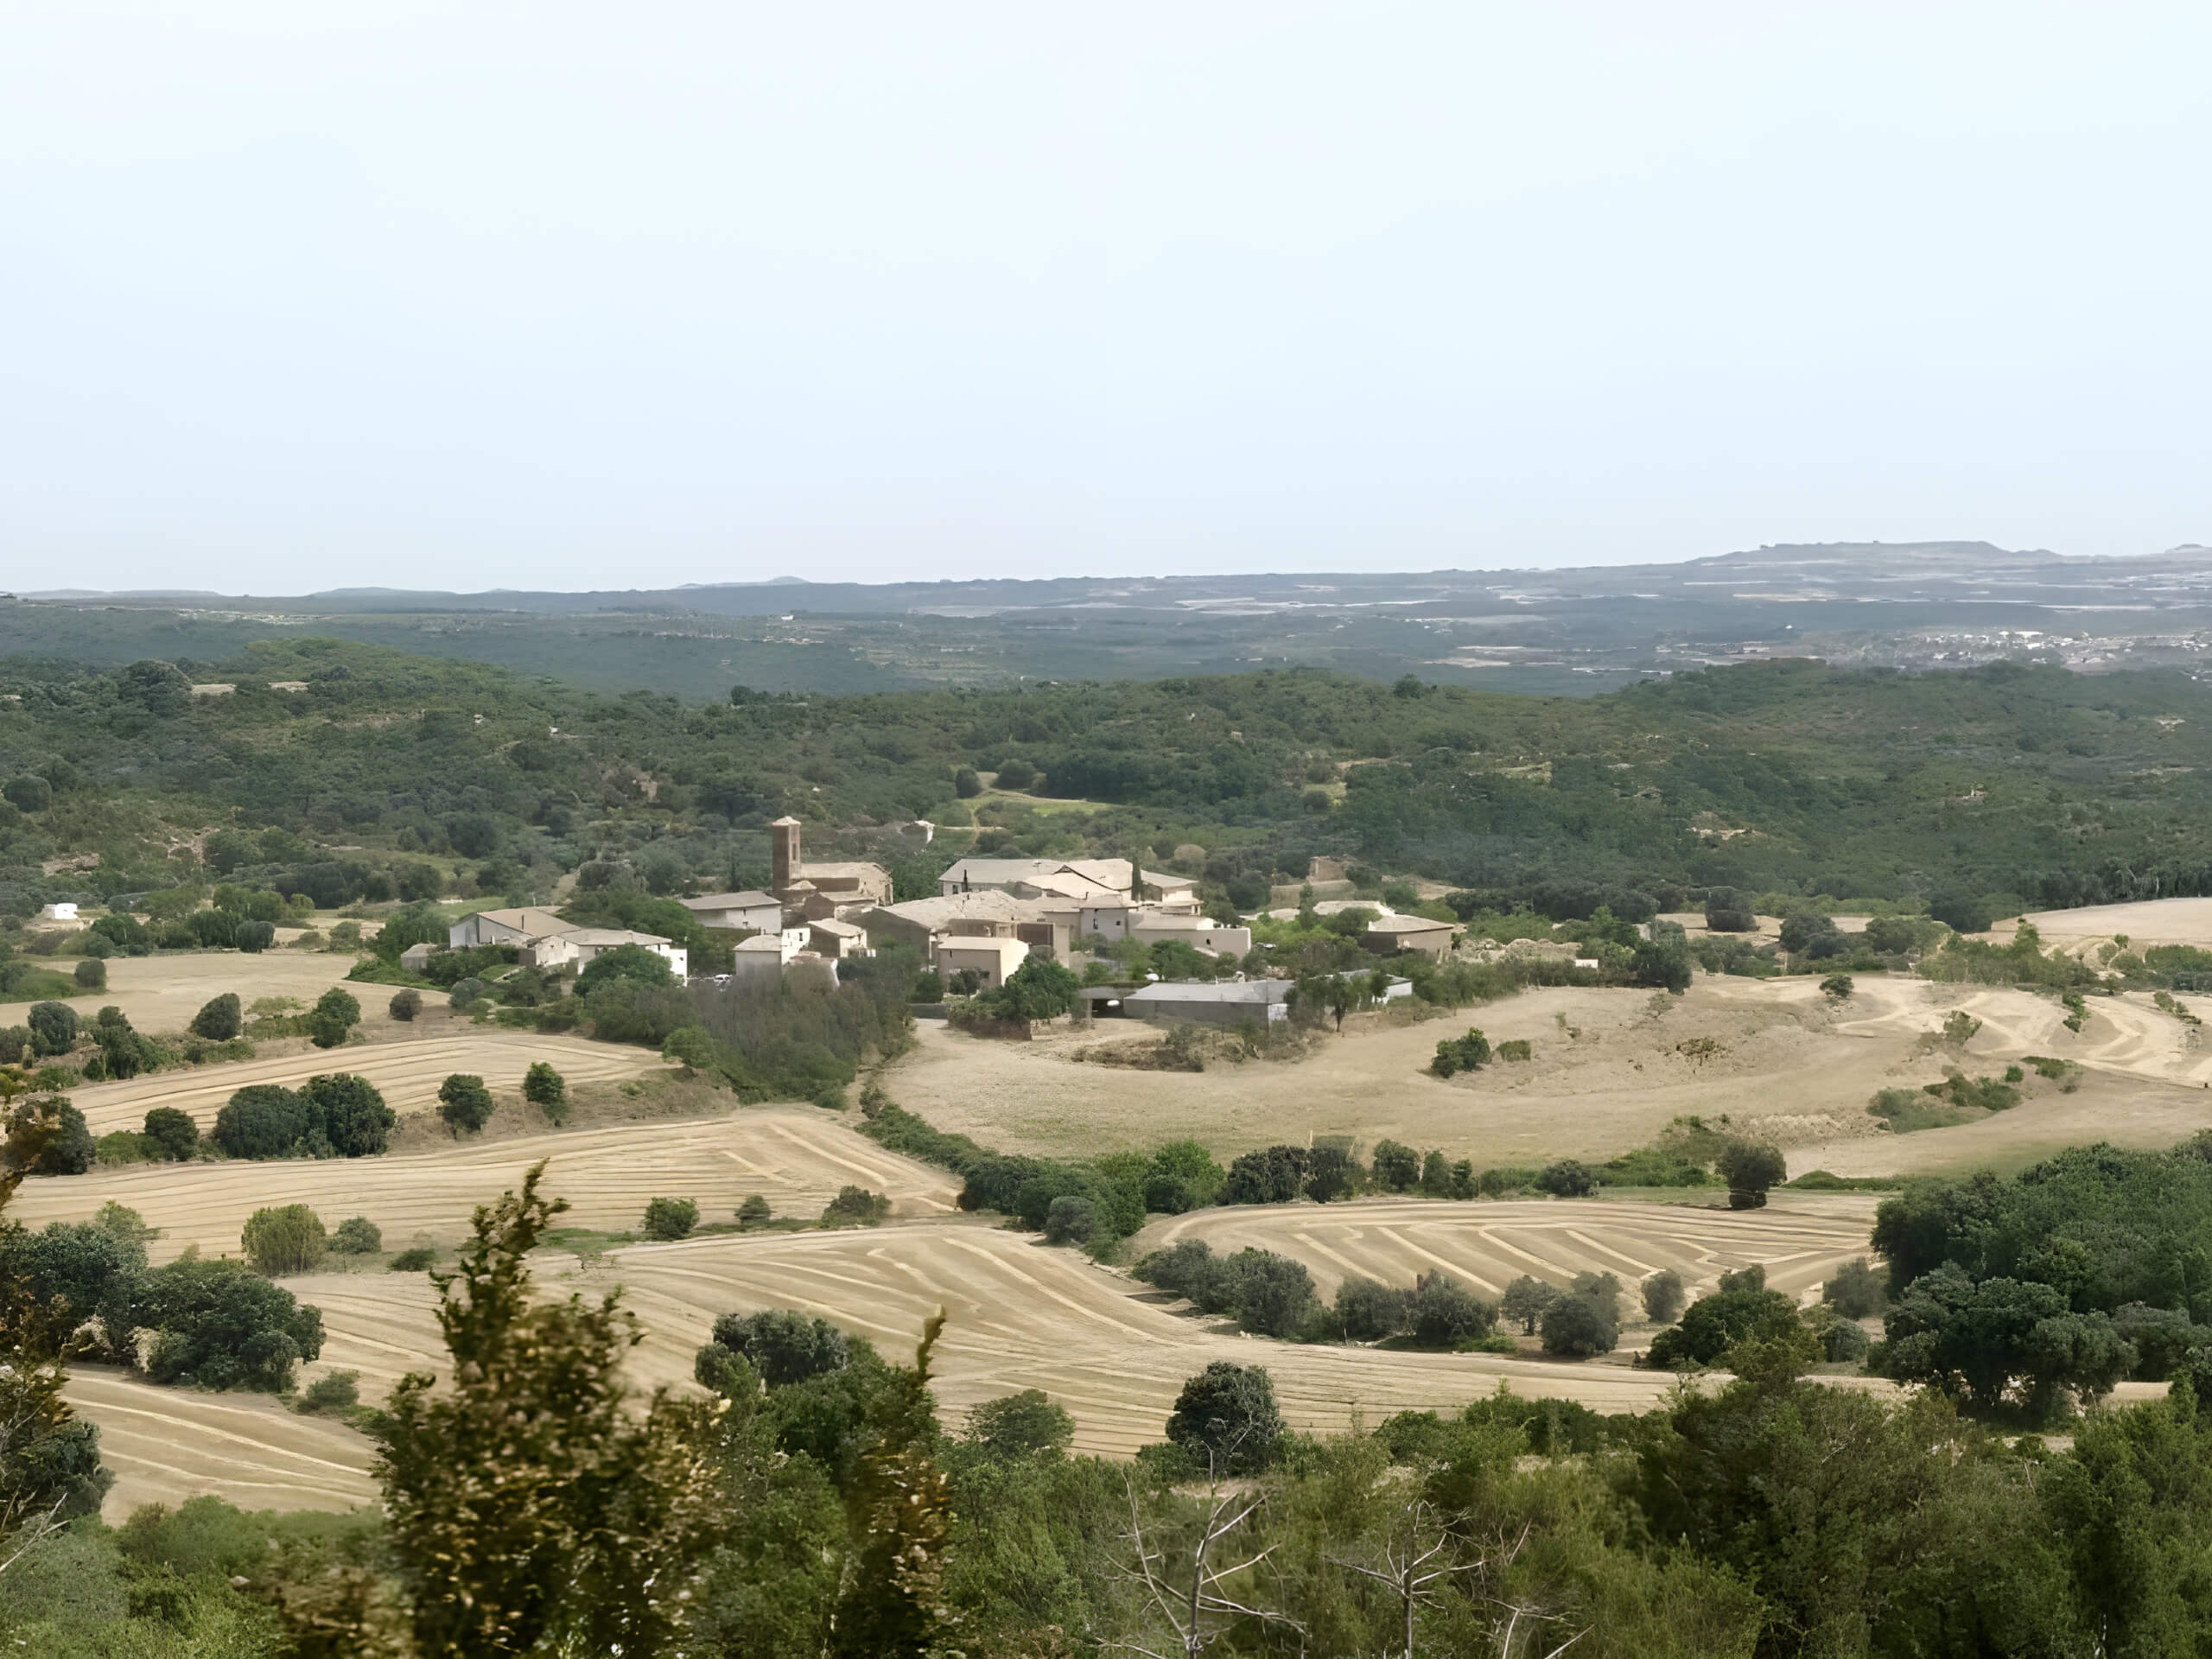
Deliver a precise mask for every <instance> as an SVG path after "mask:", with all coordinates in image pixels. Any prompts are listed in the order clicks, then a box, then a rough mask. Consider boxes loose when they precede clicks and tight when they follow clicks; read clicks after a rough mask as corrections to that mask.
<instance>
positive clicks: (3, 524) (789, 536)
mask: <svg viewBox="0 0 2212 1659" xmlns="http://www.w3.org/2000/svg"><path fill="white" fill-rule="evenodd" d="M2208 61H2212V9H2208V8H2206V7H2205V6H2204V5H2202V3H2194V4H2174V5H2150V4H2145V5H2131V4H2127V3H2124V0H2121V3H2112V0H2107V3H2096V4H2090V3H2082V4H2076V5H2065V6H2054V5H2038V4H2034V3H2024V0H2005V3H1999V4H1944V3H1941V0H1917V3H1913V4H1909V5H1895V6H1891V5H1882V4H1874V3H1865V0H1858V3H1849V4H1837V5H1813V4H1784V5H1775V4H1773V3H1770V0H1769V3H1761V4H1745V5H1700V4H1694V3H1685V0H1668V3H1663V4H1652V3H1649V0H1639V3H1635V4H1611V5H1598V4H1583V5H1577V4H1571V3H1567V4H1542V5H1530V4H1527V3H1516V4H1512V5H1503V4H1496V5H1492V4H1477V3H1469V0H1453V3H1437V4H1431V5H1390V4H1387V3H1376V0H1360V3H1356V4H1355V3H1346V4H1343V5H1338V6H1319V7H1317V6H1304V5H1298V4H1288V3H1283V0H1268V3H1264V4H1250V5H1245V4H1228V3H1218V0H1199V3H1192V0H1179V3H1176V4H1172V5H1147V4H1143V3H1131V0H1118V3H1116V4H1113V5H1107V6H1096V5H1094V6H1080V7H1079V6H1071V5H1039V4H1037V3H1034V0H1029V3H1023V4H1007V5H979V4H962V3H957V0H943V3H936V4H915V3H912V0H906V3H899V4H886V5H880V6H860V5H838V4H834V3H829V4H819V3H817V4H804V5H793V4H788V3H785V4H776V5H750V6H748V5H742V4H739V5H733V4H730V3H727V0H724V3H715V4H697V5H658V4H653V3H650V0H630V3H626V4H623V5H620V6H613V5H607V4H603V3H602V4H594V5H573V6H571V5H532V4H524V3H512V4H485V5H434V4H416V3H410V0H373V3H364V4H353V3H348V0H309V3H301V0H271V3H268V4H246V3H226V0H197V3H193V0H187V3H182V4H179V3H176V0H163V3H158V4H139V5H130V4H118V3H109V0H64V3H56V4H37V3H21V0H0V319H3V320H4V321H0V586H5V587H15V588H49V587H58V586H65V585H79V586H86V587H113V588H122V587H149V586H179V587H194V588H219V589H223V590H226V591H232V592H236V591H240V590H248V591H252V590H258V591H261V592H264V593H267V592H279V593H283V592H302V591H307V590H309V589H313V588H324V587H332V586H338V585H349V584H365V583H385V584H406V585H423V586H437V587H448V588H454V587H459V588H484V587H569V588H574V587H587V586H614V587H629V586H648V585H658V584H664V583H671V582H687V581H690V582H710V581H728V580H744V579H752V578H759V577H765V576H769V575H779V574H793V575H804V576H811V577H816V578H827V577H847V578H855V579H861V580H882V579H888V578H893V577H915V576H925V577H938V576H963V575H1000V574H1005V575H1014V574H1024V575H1027V574H1034V575H1046V574H1054V573H1063V572H1068V571H1086V572H1099V573H1104V572H1134V571H1140V570H1142V571H1167V570H1195V569H1214V570H1227V569H1270V568H1272V569H1319V568H1339V569H1427V568H1431V567H1435V566H1441V565H1459V566H1477V567H1488V566H1499V565H1530V564H1558V563H1595V562H1601V561H1621V560H1630V559H1644V558H1675V557H1687V556H1695V555H1700V554H1705V553H1712V552H1719V551H1724V550H1727V549H1730V548H1733V547H1741V546H1749V545H1754V544H1757V543H1762V542H1774V541H1809V540H1830V539H1860V538H1866V537H1879V538H1882V539H1885V540H1888V539H1894V540H1904V539H1912V538H1918V537H1988V538H1990V539H1992V540H1994V541H1999V542H2001V543H2006V544H2008V545H2013V546H2037V545H2040V546H2048V547H2053V548H2056V549H2058V550H2062V551H2067V552H2076V553H2139V552H2149V551H2153V550H2158V549H2159V548H2163V547H2165V546H2168V545H2171V544H2172V543H2177V542H2182V541H2190V540H2201V541H2207V542H2212V374H2209V373H2208V371H2212V303H2208V299H2207V296H2208V293H2212V228H2209V227H2212V215H2209V214H2208V213H2207V194H2208V189H2207V184H2206V180H2207V177H2208V162H2212V121H2208V116H2212V93H2208V90H2207V89H2208V86H2212V77H2208V76H2207V74H2206V73H2205V66H2206V64H2207V62H2208Z"/></svg>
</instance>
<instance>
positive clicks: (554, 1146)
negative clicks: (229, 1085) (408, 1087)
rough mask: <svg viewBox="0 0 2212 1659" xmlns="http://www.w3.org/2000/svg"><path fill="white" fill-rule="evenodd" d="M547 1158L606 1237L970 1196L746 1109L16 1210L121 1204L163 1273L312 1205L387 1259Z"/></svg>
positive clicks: (221, 1172) (87, 1187) (151, 1174)
mask: <svg viewBox="0 0 2212 1659" xmlns="http://www.w3.org/2000/svg"><path fill="white" fill-rule="evenodd" d="M539 1160H543V1161H544V1162H545V1163H546V1165H547V1175H546V1180H547V1184H548V1190H549V1191H551V1192H556V1193H558V1194H560V1195H561V1196H563V1197H565V1198H567V1199H568V1200H569V1204H570V1206H571V1208H570V1210H569V1213H568V1214H566V1215H565V1216H563V1217H562V1219H561V1223H560V1224H561V1225H563V1226H576V1227H586V1228H590V1229H593V1230H598V1231H607V1232H613V1231H620V1230H626V1229H632V1228H634V1227H636V1226H637V1224H638V1222H639V1217H640V1216H641V1215H642V1214H643V1213H644V1211H645V1203H646V1200H648V1199H649V1198H690V1199H692V1200H693V1201H695V1202H696V1204H697V1205H699V1209H700V1213H701V1215H702V1218H703V1219H704V1220H706V1221H709V1222H715V1221H728V1220H731V1219H732V1218H733V1217H734V1213H735V1211H736V1209H737V1205H738V1204H739V1202H740V1201H741V1199H743V1198H747V1196H749V1195H751V1194H753V1193H756V1192H757V1193H759V1194H760V1196H761V1197H763V1198H766V1199H767V1200H768V1202H769V1204H770V1205H771V1206H772V1208H773V1209H774V1211H775V1213H776V1214H777V1215H779V1216H790V1217H803V1218H805V1219H808V1220H811V1219H812V1218H813V1217H817V1216H818V1215H820V1214H821V1213H822V1206H823V1205H825V1204H827V1203H828V1202H829V1199H830V1198H832V1197H833V1196H835V1194H836V1192H837V1189H838V1188H839V1187H841V1186H843V1185H848V1184H853V1185H862V1186H866V1187H868V1189H869V1190H870V1191H872V1192H882V1193H885V1194H887V1195H888V1196H889V1197H890V1198H891V1199H892V1200H893V1212H894V1213H896V1214H909V1215H943V1214H948V1213H950V1211H951V1209H952V1201H953V1198H954V1197H955V1196H956V1195H957V1192H958V1185H957V1182H955V1181H954V1180H953V1179H952V1178H951V1177H950V1176H949V1175H947V1174H946V1173H945V1172H944V1171H943V1170H939V1169H932V1168H931V1167H929V1166H926V1165H924V1164H918V1163H915V1162H913V1161H912V1160H909V1159H906V1158H901V1157H899V1156H898V1155H897V1154H893V1153H888V1152H886V1151H884V1150H883V1148H882V1147H879V1146H877V1145H876V1144H875V1143H874V1141H868V1140H865V1139H863V1138H862V1137H861V1136H860V1135H855V1133H853V1131H852V1130H850V1129H849V1128H846V1127H845V1126H844V1125H842V1123H839V1122H836V1120H835V1119H834V1118H831V1117H830V1116H828V1115H827V1114H826V1113H823V1112H822V1111H820V1110H819V1109H813V1108H809V1107H803V1106H800V1107H788V1106H785V1107H748V1108H745V1109H741V1110H738V1111H734V1112H732V1113H730V1114H728V1115H726V1116H718V1117H708V1118H683V1119H677V1120H674V1121H667V1122H645V1123H625V1124H617V1125H609V1126H603V1127H601V1128H578V1129H564V1130H554V1131H551V1132H545V1133H540V1134H537V1135H521V1136H516V1137H513V1138H511V1139H507V1140H501V1141H477V1140H471V1141H456V1142H453V1143H451V1144H449V1145H448V1146H446V1147H441V1148H439V1149H437V1150H435V1151H429V1152H415V1153H397V1154H388V1155H386V1156H385V1157H381V1158H359V1159H348V1158H332V1159H322V1160H310V1159H282V1160H270V1161H269V1162H265V1163H246V1162H238V1163H232V1162H227V1161H225V1162H213V1163H190V1164H131V1165H125V1166H121V1167H117V1168H106V1167H103V1168H98V1169H95V1170H93V1171H92V1173H89V1174H86V1175H73V1176H49V1177H43V1178H35V1179H31V1180H29V1181H26V1182H25V1183H24V1184H23V1185H22V1190H21V1191H20V1192H18V1193H17V1194H16V1201H15V1203H14V1204H13V1205H10V1209H9V1214H10V1216H11V1217H14V1218H15V1219H16V1220H18V1221H21V1222H22V1223H24V1224H26V1225H29V1226H33V1227H37V1226H43V1225H44V1224H46V1223H48V1222H49V1221H78V1220H83V1219H85V1218H86V1217H89V1216H90V1215H91V1214H92V1211H95V1210H97V1209H98V1208H99V1206H100V1205H102V1204H105V1203H107V1202H108V1201H109V1200H111V1199H112V1200H113V1201H114V1202H116V1203H118V1204H122V1205H128V1206H129V1207H130V1208H131V1209H133V1210H136V1211H138V1213H139V1214H140V1215H141V1216H143V1217H145V1220H146V1223H147V1224H148V1225H149V1226H151V1227H156V1228H159V1229H160V1230H161V1231H162V1236H161V1237H160V1238H158V1239H156V1240H155V1241H154V1242H153V1243H151V1244H150V1245H149V1247H148V1250H149V1255H150V1256H151V1258H152V1259H153V1261H154V1262H156V1264H159V1263H160V1262H166V1261H168V1260H170V1259H171V1258H173V1257H174V1256H175V1255H178V1254H180V1253H181V1252H182V1251H183V1250H184V1249H187V1248H197V1249H199V1251H200V1254H201V1255H237V1254H238V1252H239V1248H240V1247H239V1243H238V1238H239V1233H240V1231H241V1230H242V1229H243V1228H244V1227H245V1221H246V1218H247V1217H249V1216H251V1214H252V1213H253V1212H254V1211H256V1210H257V1209H261V1208H263V1207H264V1206H267V1205H285V1204H304V1205H308V1206H309V1207H310V1208H312V1209H313V1210H314V1211H315V1213H316V1214H317V1215H319V1216H321V1217H322V1218H323V1220H324V1222H325V1224H327V1225H330V1226H335V1225H336V1224H338V1223H339V1222H340V1221H342V1220H344V1219H345V1218H346V1217H348V1216H365V1217H368V1218H369V1219H370V1220H371V1221H372V1222H374V1223H376V1224H377V1225H378V1227H379V1228H380V1229H382V1230H383V1233H384V1237H385V1249H393V1250H397V1249H405V1248H407V1247H409V1246H410V1245H414V1244H431V1245H435V1246H437V1247H439V1248H441V1249H444V1248H449V1247H451V1246H453V1245H455V1244H458V1243H461V1241H462V1240H463V1239H465V1238H467V1236H468V1230H469V1217H470V1215H471V1214H472V1213H473V1212H474V1210H475V1208H476V1206H477V1205H480V1204H484V1203H486V1202H489V1201H490V1200H492V1199H493V1198H498V1197H499V1194H500V1193H501V1192H506V1191H508V1190H510V1189H512V1188H515V1187H518V1186H519V1185H521V1184H522V1178H523V1174H524V1172H525V1171H526V1170H528V1169H529V1168H530V1166H531V1165H532V1164H534V1163H537V1162H538V1161H539Z"/></svg>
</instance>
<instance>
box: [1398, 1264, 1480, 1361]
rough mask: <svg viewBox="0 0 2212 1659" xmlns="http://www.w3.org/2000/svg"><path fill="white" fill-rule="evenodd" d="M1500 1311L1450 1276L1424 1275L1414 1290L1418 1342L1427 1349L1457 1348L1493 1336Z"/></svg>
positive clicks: (1414, 1315)
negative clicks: (1491, 1332) (1477, 1339)
mask: <svg viewBox="0 0 2212 1659" xmlns="http://www.w3.org/2000/svg"><path fill="white" fill-rule="evenodd" d="M1495 1324H1497V1309H1496V1308H1495V1307H1493V1306H1491V1305H1490V1304H1489V1303H1488V1302H1486V1301H1484V1300H1482V1298H1481V1297H1479V1296H1478V1295H1476V1294H1475V1293H1474V1292H1473V1291H1471V1290H1469V1289H1468V1288H1467V1287H1465V1285H1463V1284H1461V1283H1460V1282H1459V1281H1458V1280H1457V1279H1454V1278H1453V1277H1452V1275H1451V1274H1448V1273H1429V1274H1422V1275H1421V1283H1420V1284H1419V1285H1418V1286H1417V1287H1415V1289H1414V1305H1413V1334H1414V1341H1416V1342H1418V1343H1419V1344H1421V1346H1422V1347H1424V1348H1454V1347H1457V1346H1458V1345H1459V1344H1460V1343H1462V1342H1465V1341H1468V1340H1470V1339H1471V1338H1477V1337H1485V1336H1488V1335H1489V1334H1490V1330H1491V1326H1492V1325H1495Z"/></svg>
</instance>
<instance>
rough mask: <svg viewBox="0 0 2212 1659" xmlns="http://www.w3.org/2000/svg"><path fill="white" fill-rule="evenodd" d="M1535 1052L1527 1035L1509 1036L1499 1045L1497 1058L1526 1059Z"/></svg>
mask: <svg viewBox="0 0 2212 1659" xmlns="http://www.w3.org/2000/svg"><path fill="white" fill-rule="evenodd" d="M1533 1053H1534V1051H1533V1050H1532V1049H1531V1048H1530V1047H1529V1039H1527V1038H1526V1037H1513V1038H1509V1039H1507V1040H1505V1041H1504V1042H1502V1043H1500V1044H1499V1045H1498V1046H1497V1058H1499V1059H1501V1060H1526V1059H1529V1058H1532V1056H1533Z"/></svg>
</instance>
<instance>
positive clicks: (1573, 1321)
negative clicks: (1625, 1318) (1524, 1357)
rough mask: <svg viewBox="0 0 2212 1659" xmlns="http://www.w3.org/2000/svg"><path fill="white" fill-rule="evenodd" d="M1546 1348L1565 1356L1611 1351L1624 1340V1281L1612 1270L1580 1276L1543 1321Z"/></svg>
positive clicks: (1553, 1305) (1584, 1357)
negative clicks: (1622, 1322) (1622, 1321)
mask: <svg viewBox="0 0 2212 1659" xmlns="http://www.w3.org/2000/svg"><path fill="white" fill-rule="evenodd" d="M1540 1325H1541V1331H1542V1334H1543V1343H1544V1351H1545V1352H1546V1353H1548V1354H1551V1355H1554V1356H1556V1357H1560V1358H1565V1359H1587V1358H1589V1357H1592V1356H1593V1355H1597V1354H1609V1353H1611V1351H1613V1348H1614V1346H1615V1345H1616V1344H1618V1342H1619V1341H1620V1334H1621V1317H1620V1285H1619V1283H1618V1281H1616V1280H1615V1279H1614V1278H1613V1276H1612V1274H1610V1273H1604V1274H1592V1273H1586V1274H1579V1275H1577V1276H1576V1278H1575V1281H1574V1283H1573V1287H1571V1288H1570V1289H1569V1290H1568V1291H1567V1294H1565V1295H1563V1296H1561V1297H1560V1298H1559V1299H1558V1300H1556V1301H1554V1302H1553V1303H1552V1305H1551V1306H1549V1307H1547V1308H1546V1309H1545V1310H1544V1313H1543V1318H1542V1319H1541V1321H1540Z"/></svg>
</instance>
